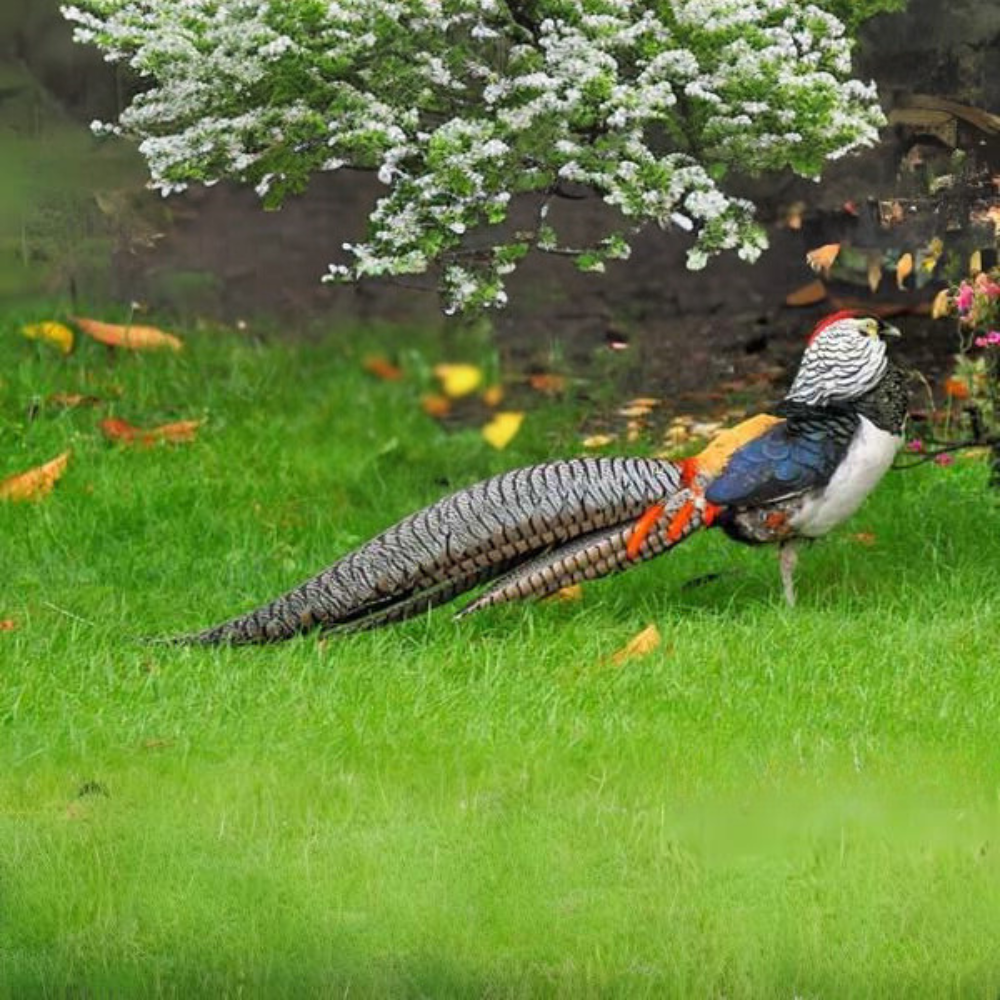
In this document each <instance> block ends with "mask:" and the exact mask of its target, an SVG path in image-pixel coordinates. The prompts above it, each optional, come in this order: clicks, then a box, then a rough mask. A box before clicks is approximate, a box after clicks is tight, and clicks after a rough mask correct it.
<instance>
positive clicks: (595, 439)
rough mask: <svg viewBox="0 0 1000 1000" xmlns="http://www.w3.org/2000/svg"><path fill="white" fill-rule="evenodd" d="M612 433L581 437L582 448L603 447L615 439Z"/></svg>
mask: <svg viewBox="0 0 1000 1000" xmlns="http://www.w3.org/2000/svg"><path fill="white" fill-rule="evenodd" d="M615 437H616V435H614V434H591V435H590V436H589V437H585V438H584V439H583V442H582V444H583V446H584V448H604V447H606V446H607V445H609V444H611V442H612V441H614V440H615Z"/></svg>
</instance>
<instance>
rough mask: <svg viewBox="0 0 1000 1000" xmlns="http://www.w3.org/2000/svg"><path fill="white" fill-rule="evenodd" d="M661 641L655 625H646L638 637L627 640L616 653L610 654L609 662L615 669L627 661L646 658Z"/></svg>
mask: <svg viewBox="0 0 1000 1000" xmlns="http://www.w3.org/2000/svg"><path fill="white" fill-rule="evenodd" d="M662 641H663V640H662V639H661V638H660V630H659V629H658V628H657V627H656V626H655V625H647V626H646V627H645V628H644V629H643V630H642V631H641V632H640V633H639V634H638V635H635V636H633V637H632V638H631V639H629V641H628V642H627V643H625V645H624V646H622V648H621V649H619V650H618V652H617V653H613V654H612V656H611V662H612V663H613V664H614V665H615V666H616V667H620V666H621V665H622V664H623V663H625V662H626V661H627V660H634V659H637V658H638V657H640V656H648V655H649V654H650V653H652V652H653V650H654V649H657V648H658V647H659V645H660V643H661V642H662Z"/></svg>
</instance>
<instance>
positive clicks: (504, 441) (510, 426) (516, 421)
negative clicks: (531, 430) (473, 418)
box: [482, 411, 524, 449]
mask: <svg viewBox="0 0 1000 1000" xmlns="http://www.w3.org/2000/svg"><path fill="white" fill-rule="evenodd" d="M523 421H524V414H523V413H514V412H510V411H507V412H501V413H498V414H497V415H496V416H495V417H494V418H493V419H492V420H491V421H490V422H489V423H488V424H486V425H485V426H484V427H483V429H482V435H483V437H484V438H485V439H486V441H487V442H488V443H489V444H491V445H493V447H494V448H497V449H501V448H506V447H507V445H509V444H510V442H511V441H512V440H513V439H514V435H515V434H517V432H518V431H519V430H520V429H521V424H522V422H523Z"/></svg>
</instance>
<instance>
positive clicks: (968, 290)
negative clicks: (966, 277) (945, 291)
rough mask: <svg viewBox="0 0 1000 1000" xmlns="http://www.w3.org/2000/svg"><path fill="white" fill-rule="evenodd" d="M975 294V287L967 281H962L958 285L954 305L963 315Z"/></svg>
mask: <svg viewBox="0 0 1000 1000" xmlns="http://www.w3.org/2000/svg"><path fill="white" fill-rule="evenodd" d="M975 294H976V293H975V289H974V288H973V287H972V285H970V284H969V283H968V282H967V281H963V282H962V284H961V285H959V287H958V295H956V296H955V306H956V307H957V309H958V311H959V312H960V313H961V314H962V315H963V316H964V315H965V313H967V312H968V311H969V310H970V309H971V308H972V300H973V298H974V297H975Z"/></svg>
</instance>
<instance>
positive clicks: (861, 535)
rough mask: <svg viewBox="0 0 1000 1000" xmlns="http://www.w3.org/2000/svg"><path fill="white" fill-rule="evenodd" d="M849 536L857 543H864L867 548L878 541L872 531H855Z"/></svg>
mask: <svg viewBox="0 0 1000 1000" xmlns="http://www.w3.org/2000/svg"><path fill="white" fill-rule="evenodd" d="M851 538H853V539H854V540H855V541H856V542H857V543H858V544H859V545H864V546H865V547H866V548H869V549H870V548H871V547H872V546H873V545H874V544H875V543H876V542H877V541H878V538H877V536H876V535H875V532H874V531H855V532H854V534H853V535H851Z"/></svg>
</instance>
